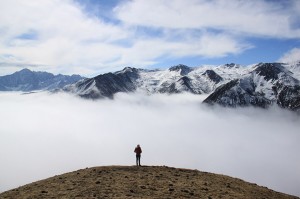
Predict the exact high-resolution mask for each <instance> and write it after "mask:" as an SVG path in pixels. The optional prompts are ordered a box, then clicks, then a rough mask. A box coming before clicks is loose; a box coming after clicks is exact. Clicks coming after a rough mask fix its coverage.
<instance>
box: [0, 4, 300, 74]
mask: <svg viewBox="0 0 300 199" xmlns="http://www.w3.org/2000/svg"><path fill="white" fill-rule="evenodd" d="M299 13H300V1H299V0H280V1H278V0H251V1H240V0H231V1H225V0H189V1H185V0H173V1H168V0H151V1H148V0H41V1H36V0H26V1H23V0H1V1H0V75H6V74H11V73H13V72H15V71H18V70H21V69H23V68H29V69H32V70H35V71H47V72H52V73H54V74H58V73H62V74H81V75H84V76H87V77H92V76H95V75H99V74H102V73H105V72H112V71H117V70H120V69H122V68H124V67H126V66H131V67H138V68H151V69H152V68H168V67H170V66H173V65H177V64H185V65H188V66H191V67H193V66H201V65H204V64H211V65H219V64H225V63H237V64H242V65H248V64H254V63H259V62H276V61H279V62H294V61H296V60H299V59H300V14H299Z"/></svg>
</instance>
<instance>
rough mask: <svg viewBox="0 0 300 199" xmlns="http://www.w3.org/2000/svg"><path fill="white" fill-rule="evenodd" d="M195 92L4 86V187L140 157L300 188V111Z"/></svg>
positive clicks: (0, 132)
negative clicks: (219, 104)
mask: <svg viewBox="0 0 300 199" xmlns="http://www.w3.org/2000/svg"><path fill="white" fill-rule="evenodd" d="M202 100H203V99H202V97H201V96H200V97H199V96H194V95H176V96H164V95H154V96H143V95H137V94H136V95H126V94H120V95H117V97H116V99H115V100H114V101H110V100H103V101H88V100H82V99H79V98H76V97H73V96H70V95H64V94H52V95H49V94H46V93H38V94H30V95H20V94H19V93H0V109H1V112H0V120H1V121H3V122H2V123H1V125H0V137H1V139H0V157H1V164H0V191H4V190H7V189H11V188H14V187H17V186H20V185H23V184H25V183H30V182H32V181H36V180H39V179H43V178H47V177H50V176H54V175H57V174H61V173H65V172H69V171H72V170H77V169H81V168H85V167H92V166H101V165H133V164H134V163H135V156H134V153H133V149H134V147H135V146H136V144H141V146H142V149H143V154H142V164H144V165H168V166H174V167H184V168H190V169H198V170H201V171H208V172H215V173H221V174H225V175H230V176H233V177H238V178H242V179H244V180H247V181H250V182H253V183H257V184H259V185H263V186H267V187H269V188H271V189H274V190H276V191H281V192H285V193H290V194H294V195H298V196H300V192H299V186H298V185H299V184H300V172H299V168H300V158H299V154H298V152H299V151H300V145H299V140H300V134H299V127H300V122H299V120H300V119H299V116H296V115H294V114H292V113H290V112H285V111H282V110H277V109H274V110H268V111H266V110H261V109H234V110H233V109H223V108H211V107H210V108H208V107H204V106H202V105H201V104H200V102H201V101H202Z"/></svg>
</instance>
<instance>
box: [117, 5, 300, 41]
mask: <svg viewBox="0 0 300 199" xmlns="http://www.w3.org/2000/svg"><path fill="white" fill-rule="evenodd" d="M289 2H290V3H291V4H293V5H294V6H291V7H288V8H286V9H283V7H282V4H280V3H278V2H276V1H274V2H272V1H262V0H252V1H240V0H230V1H224V0H190V1H188V2H187V1H185V0H174V1H168V0H152V1H147V0H133V1H126V2H125V3H124V4H123V5H121V6H119V7H117V8H116V9H115V12H116V15H117V16H118V18H119V19H120V20H122V21H124V22H125V23H129V24H133V25H138V26H151V27H162V28H175V29H176V28H179V29H183V28H191V29H216V30H225V31H232V32H238V33H243V34H253V35H257V36H267V37H278V38H300V29H299V27H298V28H294V27H293V26H292V24H293V23H294V19H293V18H292V17H291V16H294V15H295V14H296V13H297V12H299V1H289ZM286 3H288V2H286ZM295 20H296V19H295Z"/></svg>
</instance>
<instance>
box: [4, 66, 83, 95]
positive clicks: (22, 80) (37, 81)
mask: <svg viewBox="0 0 300 199" xmlns="http://www.w3.org/2000/svg"><path fill="white" fill-rule="evenodd" d="M81 79H83V77H81V76H79V75H72V76H68V75H61V74H59V75H53V74H51V73H47V72H34V71H31V70H29V69H23V70H21V71H18V72H15V73H13V74H11V75H6V76H1V77H0V91H34V90H54V89H58V88H63V87H64V86H66V85H67V84H72V83H75V82H77V81H79V80H81Z"/></svg>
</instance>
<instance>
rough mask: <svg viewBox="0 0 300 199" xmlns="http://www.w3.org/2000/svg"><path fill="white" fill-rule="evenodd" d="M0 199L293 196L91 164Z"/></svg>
mask: <svg viewBox="0 0 300 199" xmlns="http://www.w3.org/2000/svg"><path fill="white" fill-rule="evenodd" d="M0 198H1V199H2V198H13V199H16V198H18V199H22V198H30V199H33V198H39V199H40V198H77V199H79V198H205V199H214V198H242V199H255V198H260V199H262V198H264V199H274V198H276V199H280V198H292V199H297V198H298V197H296V196H291V195H287V194H284V193H279V192H276V191H273V190H270V189H268V188H267V187H261V186H258V185H257V184H253V183H248V182H245V181H243V180H240V179H237V178H232V177H229V176H225V175H218V174H213V173H207V172H201V171H198V170H189V169H178V168H172V167H166V166H143V167H136V166H105V167H93V168H86V169H81V170H78V171H73V172H70V173H66V174H63V175H58V176H54V177H51V178H48V179H45V180H41V181H38V182H34V183H31V184H28V185H25V186H22V187H19V188H16V189H13V190H10V191H6V192H3V193H1V194H0Z"/></svg>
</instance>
